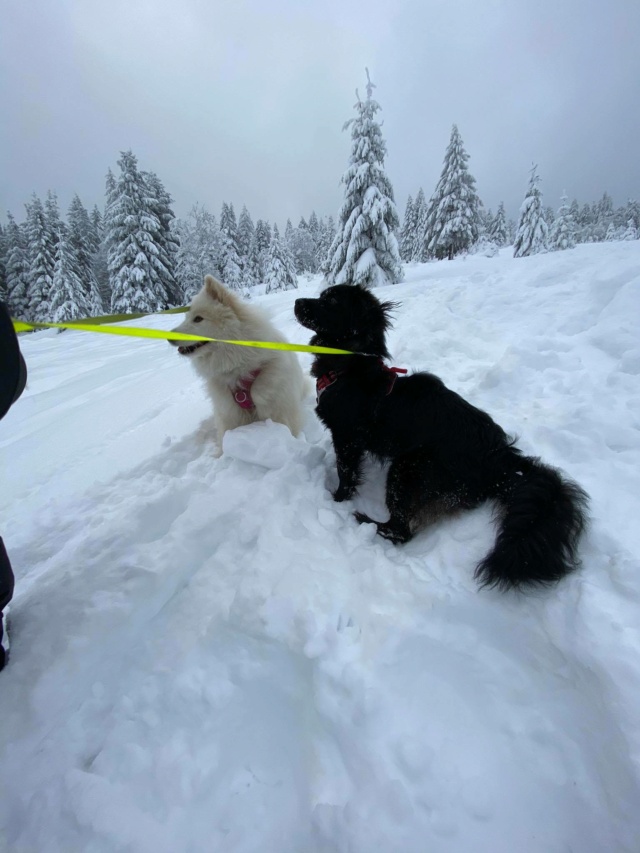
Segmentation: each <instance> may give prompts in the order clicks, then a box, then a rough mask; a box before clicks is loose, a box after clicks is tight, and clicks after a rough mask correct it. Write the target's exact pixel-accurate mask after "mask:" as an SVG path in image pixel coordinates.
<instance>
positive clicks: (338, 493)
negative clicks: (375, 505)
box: [333, 486, 356, 503]
mask: <svg viewBox="0 0 640 853" xmlns="http://www.w3.org/2000/svg"><path fill="white" fill-rule="evenodd" d="M355 492H356V490H355V489H354V488H350V487H348V486H338V488H337V489H336V490H335V492H334V493H333V499H334V501H336V502H337V503H342V501H348V500H350V499H351V498H352V497H353V496H354V494H355Z"/></svg>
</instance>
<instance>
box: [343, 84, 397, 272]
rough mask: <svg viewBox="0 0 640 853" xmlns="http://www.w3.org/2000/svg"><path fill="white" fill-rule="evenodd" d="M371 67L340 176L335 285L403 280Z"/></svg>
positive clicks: (393, 207) (353, 122)
mask: <svg viewBox="0 0 640 853" xmlns="http://www.w3.org/2000/svg"><path fill="white" fill-rule="evenodd" d="M366 71H367V98H366V100H365V101H361V100H360V96H359V95H358V92H357V91H356V97H357V98H358V102H357V103H356V104H355V110H356V113H357V116H356V118H354V119H350V120H349V121H348V122H346V124H345V125H344V129H345V130H346V129H347V128H348V127H351V139H352V146H351V156H350V158H349V166H348V168H347V171H346V172H345V173H344V175H343V176H342V179H341V183H343V184H344V187H345V196H344V202H343V204H342V207H341V208H340V211H339V213H338V233H337V236H336V239H335V240H334V242H333V244H332V246H331V262H330V264H331V265H330V268H329V273H328V276H327V277H328V280H329V282H330V283H331V284H362V285H365V286H367V287H374V286H376V285H381V284H389V283H391V284H395V283H396V282H398V281H401V280H402V263H401V260H400V254H399V251H398V240H397V238H396V232H397V231H398V230H399V225H400V222H399V220H398V211H397V210H396V205H395V201H394V198H393V187H392V186H391V182H390V180H389V178H388V177H387V175H386V173H385V171H384V158H385V155H386V153H387V146H386V143H385V141H384V139H383V138H382V130H381V128H380V124H379V123H378V121H377V120H376V113H377V112H378V110H379V109H380V105H379V104H378V102H377V101H374V100H373V98H372V92H373V89H374V88H375V87H374V84H373V83H372V82H371V79H370V77H369V71H368V69H366Z"/></svg>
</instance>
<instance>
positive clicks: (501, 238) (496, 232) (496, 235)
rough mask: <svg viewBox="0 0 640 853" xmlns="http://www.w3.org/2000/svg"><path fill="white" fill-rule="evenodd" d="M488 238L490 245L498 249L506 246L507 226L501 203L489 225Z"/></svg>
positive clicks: (502, 203) (507, 239)
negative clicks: (493, 244)
mask: <svg viewBox="0 0 640 853" xmlns="http://www.w3.org/2000/svg"><path fill="white" fill-rule="evenodd" d="M489 238H490V239H491V242H492V243H495V244H496V246H499V247H501V246H506V245H508V243H509V226H508V224H507V214H506V212H505V209H504V202H503V201H501V202H500V204H499V205H498V210H497V211H496V215H495V216H494V218H493V222H492V223H491V228H490V230H489Z"/></svg>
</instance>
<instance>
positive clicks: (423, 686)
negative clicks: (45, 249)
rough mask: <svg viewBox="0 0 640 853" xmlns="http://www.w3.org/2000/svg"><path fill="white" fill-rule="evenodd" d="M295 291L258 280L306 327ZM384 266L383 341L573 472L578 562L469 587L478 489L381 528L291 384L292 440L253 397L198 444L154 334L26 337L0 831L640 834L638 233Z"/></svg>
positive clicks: (576, 845)
mask: <svg viewBox="0 0 640 853" xmlns="http://www.w3.org/2000/svg"><path fill="white" fill-rule="evenodd" d="M317 289H318V282H317V281H316V282H310V283H307V282H301V290H300V291H298V292H289V293H282V294H277V295H274V296H259V297H257V300H256V301H257V302H259V303H261V304H263V305H265V306H266V307H267V308H268V309H269V310H270V312H271V313H272V315H273V317H274V319H275V320H276V322H277V324H278V325H279V326H280V327H281V328H282V329H283V330H284V331H285V332H286V333H287V334H288V335H289V338H290V339H291V340H294V341H298V342H301V343H305V342H307V338H308V333H307V332H306V331H304V330H302V329H300V328H299V327H297V324H296V323H295V320H294V318H293V312H292V304H293V300H294V298H295V297H296V296H297V295H299V294H300V293H307V294H310V295H311V294H313V293H314V292H315V291H316V290H317ZM379 293H380V295H381V296H382V297H385V298H392V299H397V300H401V301H402V303H403V304H402V307H401V308H400V309H399V310H398V311H397V315H396V325H395V329H394V331H393V333H392V335H391V350H392V352H393V364H395V365H398V366H404V367H412V368H421V369H429V370H432V371H434V372H436V373H438V374H439V375H440V376H442V378H443V379H444V380H445V381H446V382H447V383H448V384H449V385H450V386H451V387H452V388H454V389H455V390H457V391H459V392H460V393H462V394H463V395H464V396H466V397H467V398H468V399H469V400H471V401H472V402H473V403H475V404H476V405H478V406H480V407H481V408H484V409H486V410H488V411H489V412H491V413H492V415H493V416H494V417H495V418H496V420H498V422H500V423H501V424H502V425H503V426H504V427H505V428H506V429H507V430H508V431H512V432H514V433H517V434H519V435H520V445H521V446H522V447H523V448H524V449H525V450H526V451H527V452H530V453H535V454H536V455H540V456H542V457H543V458H544V459H545V460H546V461H548V462H550V463H552V464H555V465H559V466H561V467H562V468H564V469H565V470H566V471H567V473H569V474H570V475H571V476H573V477H574V478H575V479H576V480H577V481H578V482H580V483H581V484H582V485H583V486H584V487H585V488H586V489H587V491H588V492H589V493H590V495H591V497H592V516H593V521H592V526H591V528H590V531H589V533H588V535H587V537H586V538H585V540H584V542H583V547H582V557H583V563H584V566H583V569H582V570H581V571H580V572H579V573H577V574H575V575H574V576H572V577H571V578H569V579H568V580H566V581H565V582H563V583H562V584H561V585H560V586H558V587H557V588H555V589H551V590H548V591H545V592H539V593H535V594H530V595H526V596H525V595H517V594H508V595H504V594H500V593H498V592H492V591H482V592H478V591H477V590H476V587H475V585H474V581H473V579H472V575H473V568H474V565H475V563H476V561H477V560H478V559H479V558H481V557H482V556H483V555H484V553H485V552H486V551H487V549H488V548H489V546H490V543H491V541H492V536H493V528H492V523H491V513H490V510H489V508H481V509H479V510H477V511H474V512H471V513H467V514H466V515H463V516H460V517H459V518H456V519H454V520H451V521H448V522H445V523H441V524H439V525H438V526H437V527H435V528H433V529H431V530H428V531H425V532H424V533H422V534H421V535H419V536H417V537H416V538H415V539H414V540H413V541H412V542H411V543H409V544H408V545H406V546H404V547H395V546H393V545H392V544H390V543H388V542H386V541H383V540H382V539H380V538H379V537H375V536H374V532H373V527H372V526H371V525H364V526H358V525H357V524H356V523H355V521H354V520H353V518H352V515H351V513H352V510H353V508H354V506H356V507H359V508H362V509H364V510H365V511H366V510H368V511H370V512H371V513H372V514H375V515H377V516H378V517H383V513H384V506H383V498H382V495H383V492H382V472H381V471H380V469H379V468H377V467H374V466H371V468H370V471H369V479H368V482H367V483H366V485H365V486H364V487H363V488H362V491H361V495H360V496H359V497H358V499H357V500H356V501H355V502H354V504H352V505H347V504H335V503H334V502H333V501H332V500H331V497H330V493H329V489H330V488H332V487H334V486H335V482H336V479H335V473H334V462H333V454H332V450H331V444H330V440H329V436H328V434H326V433H325V432H324V431H323V429H322V427H321V425H320V424H319V423H318V422H317V421H316V419H315V415H314V413H313V401H312V399H309V401H308V418H307V425H306V428H305V432H304V435H303V436H302V437H301V438H300V439H298V440H294V439H292V438H291V437H290V436H289V434H288V433H287V432H286V430H284V428H282V427H278V425H275V424H270V425H269V424H267V425H264V424H257V425H254V426H252V427H249V428H246V429H243V430H239V431H236V432H235V433H233V434H231V435H230V436H229V441H228V444H227V453H226V454H225V455H224V456H223V457H222V458H220V459H216V458H214V456H213V453H212V451H213V446H212V426H211V418H210V414H211V412H210V408H209V402H208V400H207V399H206V398H205V396H204V393H203V389H202V387H201V385H200V384H199V381H198V380H197V378H196V376H195V373H194V372H193V371H192V369H191V368H190V366H189V364H188V363H186V362H185V361H184V360H182V359H181V358H180V357H179V356H178V355H177V353H176V352H175V350H173V349H171V348H170V347H169V346H168V345H166V344H165V343H164V342H156V341H143V340H133V339H128V338H115V337H114V338H111V337H107V336H102V335H91V334H85V333H81V332H65V333H64V334H58V333H57V332H55V331H50V332H49V331H47V332H41V333H38V334H37V335H32V336H29V337H26V338H23V352H24V355H25V357H26V360H27V363H28V366H29V384H28V387H27V389H26V391H25V393H24V395H23V397H22V398H21V399H20V401H19V402H18V403H17V404H16V405H15V406H14V407H13V408H12V410H11V411H10V412H9V414H8V415H7V416H6V418H5V419H4V420H3V421H2V423H1V424H0V453H1V456H0V459H1V463H2V484H3V485H2V491H1V493H0V517H1V518H2V523H1V528H0V529H1V532H2V534H3V536H4V538H5V542H6V545H7V549H8V550H9V553H10V555H11V558H12V561H13V564H14V567H15V570H16V574H17V577H18V584H17V589H16V595H15V599H14V603H13V607H12V613H11V616H12V628H13V631H12V648H11V660H10V663H9V666H8V667H7V669H6V670H5V671H4V672H3V673H2V674H0V849H2V850H3V851H5V850H6V851H11V853H13V851H16V853H17V851H19V853H54V851H55V852H56V853H57V851H60V853H75V851H82V853H85V851H87V852H88V853H106V851H133V853H162V851H167V853H183V851H184V853H201V851H216V853H218V851H220V852H221V853H227V852H229V853H231V851H233V853H235V851H238V853H239V852H240V851H242V852H243V853H333V851H336V853H338V851H344V853H347V851H348V853H373V851H380V853H414V851H415V853H426V851H428V853H476V851H478V853H485V851H491V853H529V851H532V852H533V851H535V853H556V851H557V853H560V851H562V853H567V851H573V853H603V851H616V852H617V851H631V853H637V851H638V850H640V810H639V804H640V633H639V626H640V566H639V562H640V561H639V559H638V554H639V552H640V524H639V521H638V519H639V514H640V497H639V494H640V483H639V477H638V472H639V471H640V433H639V427H640V409H639V401H640V379H639V373H640V335H639V334H638V328H639V326H638V319H639V318H640V242H628V243H607V244H600V245H588V246H581V247H578V248H576V249H574V250H572V251H568V252H557V253H554V254H549V255H539V256H535V257H531V258H525V259H519V260H514V259H513V258H511V257H510V256H509V250H506V251H505V252H503V253H502V254H501V255H500V256H498V257H495V258H484V257H471V258H468V259H466V260H456V261H453V262H450V263H449V262H446V261H445V262H441V263H433V264H428V265H418V266H410V267H408V268H407V270H406V279H405V282H404V283H402V284H400V285H397V286H396V287H393V288H388V289H384V290H381V291H379ZM141 322H142V321H136V324H137V325H139V324H140V323H141ZM145 322H146V323H147V324H148V325H150V326H155V327H158V328H170V327H171V326H172V325H173V324H174V323H175V318H171V317H169V318H167V317H152V318H147V320H146V321H145ZM301 358H302V359H303V361H304V363H305V365H308V363H309V357H308V356H302V357H301Z"/></svg>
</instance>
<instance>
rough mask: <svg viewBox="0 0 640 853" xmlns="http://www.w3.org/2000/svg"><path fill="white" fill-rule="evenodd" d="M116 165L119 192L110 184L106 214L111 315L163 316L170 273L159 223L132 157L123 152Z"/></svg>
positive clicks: (128, 153)
mask: <svg viewBox="0 0 640 853" xmlns="http://www.w3.org/2000/svg"><path fill="white" fill-rule="evenodd" d="M118 165H119V166H120V172H121V174H120V177H119V178H118V179H117V181H115V187H110V186H109V180H107V208H106V211H105V230H106V236H107V245H108V263H109V279H110V283H111V312H112V313H114V314H120V313H138V312H140V313H149V312H153V311H161V310H163V309H165V308H167V307H169V305H170V299H171V297H170V294H169V293H168V291H167V289H166V287H165V284H164V282H165V281H166V280H167V277H168V276H169V275H170V272H169V270H168V269H167V268H166V267H165V266H164V264H163V262H162V259H161V257H160V250H159V248H158V245H157V239H158V235H159V233H160V230H161V226H160V221H159V219H158V217H157V215H156V213H155V211H154V207H153V205H152V204H151V202H150V199H149V191H148V186H147V184H146V182H145V180H144V177H143V176H142V174H141V173H140V171H139V170H138V161H137V158H136V157H135V155H134V154H133V152H132V151H123V152H122V155H121V157H120V159H119V160H118Z"/></svg>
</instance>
